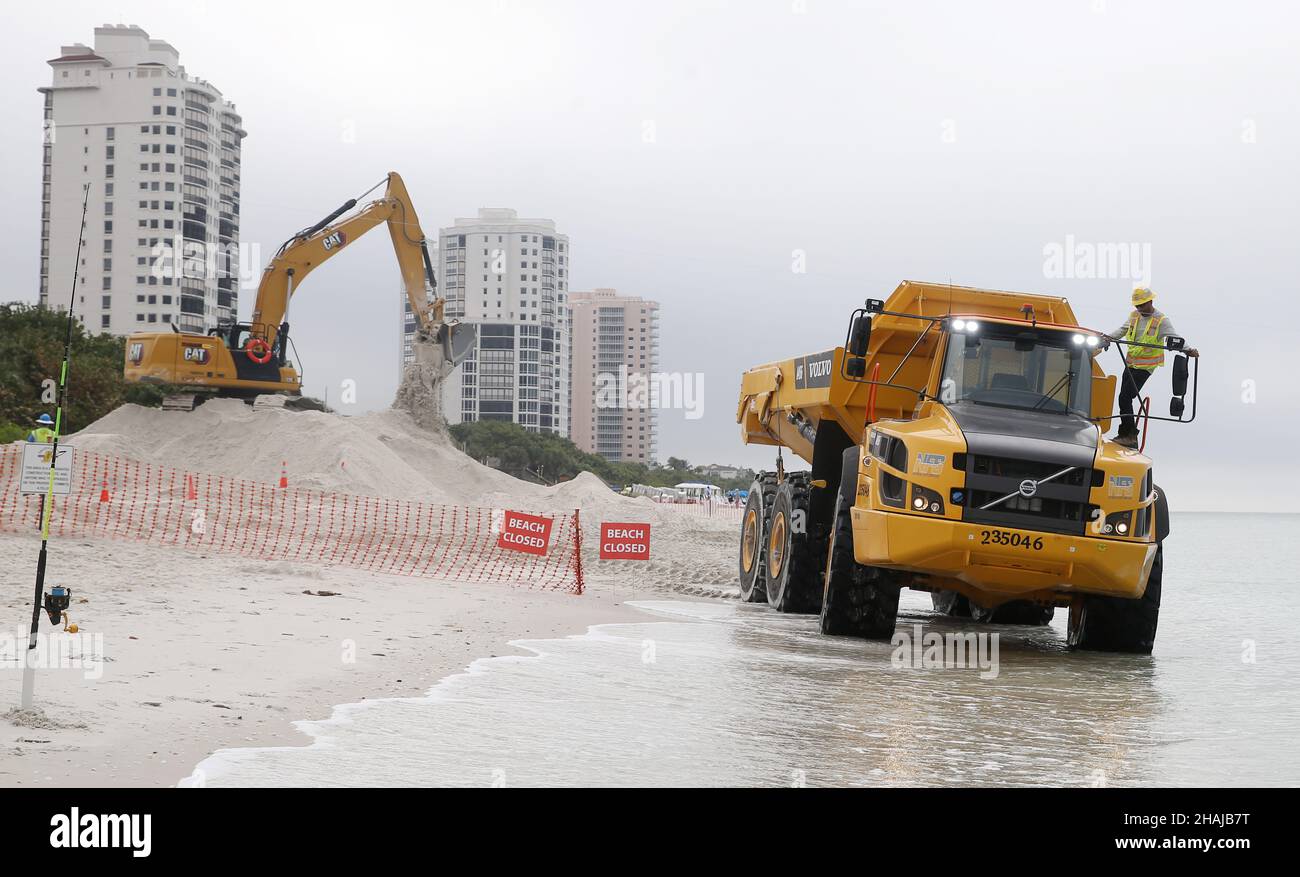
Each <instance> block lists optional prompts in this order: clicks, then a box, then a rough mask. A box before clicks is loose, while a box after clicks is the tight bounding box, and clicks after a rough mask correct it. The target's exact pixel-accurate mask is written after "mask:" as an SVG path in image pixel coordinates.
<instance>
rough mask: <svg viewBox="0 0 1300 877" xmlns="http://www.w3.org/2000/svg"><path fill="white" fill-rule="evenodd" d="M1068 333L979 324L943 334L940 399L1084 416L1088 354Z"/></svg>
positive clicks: (1089, 365) (1089, 385)
mask: <svg viewBox="0 0 1300 877" xmlns="http://www.w3.org/2000/svg"><path fill="white" fill-rule="evenodd" d="M1072 338H1073V336H1072V335H1071V334H1069V333H1065V332H1060V331H1056V330H1046V329H1030V328H1028V327H1021V326H1008V325H1003V324H998V323H981V324H980V327H979V329H978V330H977V331H975V332H969V333H959V332H953V333H951V334H950V335H949V336H948V353H947V356H946V357H945V358H944V364H943V379H942V382H941V384H940V387H939V398H940V399H941V400H942V401H943V402H945V403H952V402H963V401H968V402H974V403H977V404H982V405H999V406H1002V407H1005V408H1022V409H1025V410H1030V411H1048V412H1052V413H1057V414H1065V413H1067V412H1074V413H1076V414H1081V415H1083V416H1084V417H1087V416H1089V414H1090V413H1091V412H1090V411H1089V406H1090V404H1091V395H1090V391H1091V388H1092V358H1091V357H1090V356H1089V355H1088V353H1087V352H1086V350H1085V348H1084V347H1083V346H1082V345H1079V344H1075V343H1074V342H1073V340H1072Z"/></svg>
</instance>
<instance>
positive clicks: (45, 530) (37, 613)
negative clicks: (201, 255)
mask: <svg viewBox="0 0 1300 877" xmlns="http://www.w3.org/2000/svg"><path fill="white" fill-rule="evenodd" d="M83 188H84V189H85V195H84V196H83V197H82V200H81V229H80V231H79V232H78V234H77V260H76V263H75V264H74V265H73V267H72V292H71V294H70V295H69V296H68V327H67V330H66V332H65V333H64V336H63V367H62V368H60V369H59V389H58V393H57V395H56V396H55V409H54V441H53V443H52V444H51V445H50V480H49V483H48V484H47V486H46V488H45V502H44V503H43V504H42V505H41V553H40V555H39V557H37V559H36V597H35V600H34V601H33V604H32V629H31V634H30V635H29V636H28V638H27V651H28V655H27V660H26V661H24V662H23V699H22V708H23V709H31V706H32V695H33V694H34V693H35V690H36V667H35V666H34V663H33V661H32V655H31V652H32V651H34V650H35V649H36V638H37V634H39V632H40V629H41V598H42V597H43V596H44V595H45V563H46V557H47V554H48V551H47V548H48V546H49V543H50V514H51V512H52V511H53V509H54V472H55V466H56V465H57V464H58V460H59V436H60V434H61V433H62V431H63V403H64V400H65V398H66V396H67V392H68V363H69V361H71V359H72V330H73V315H72V312H73V309H74V308H75V307H76V304H77V280H78V277H79V275H80V273H81V247H82V245H83V244H84V243H85V242H86V211H87V209H88V208H89V206H90V184H89V183H86V184H85V186H84V187H83ZM51 617H53V616H51Z"/></svg>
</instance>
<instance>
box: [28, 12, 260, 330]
mask: <svg viewBox="0 0 1300 877" xmlns="http://www.w3.org/2000/svg"><path fill="white" fill-rule="evenodd" d="M49 64H50V67H51V68H53V78H52V82H51V84H50V85H49V86H48V87H45V88H41V89H39V90H40V92H41V93H42V94H43V95H44V96H45V151H44V185H43V187H42V193H41V263H40V264H41V285H40V300H41V303H42V304H46V305H48V306H51V307H64V306H65V305H66V303H67V297H66V296H67V295H68V294H69V290H70V289H71V285H72V275H73V268H74V265H73V262H74V258H75V254H76V250H77V241H78V237H80V235H79V234H78V229H79V227H80V223H81V204H82V193H83V191H84V187H85V185H86V184H89V185H90V206H89V211H88V213H87V216H86V228H85V235H84V246H83V247H82V253H81V272H80V278H79V280H78V283H77V291H76V296H77V298H76V301H75V302H74V304H75V307H76V310H77V312H78V314H79V316H80V317H81V320H82V322H83V323H85V325H86V327H87V328H88V329H90V330H91V331H103V332H112V333H114V334H118V335H124V334H127V333H130V332H134V331H137V330H141V329H144V330H150V329H153V330H157V329H164V330H165V328H166V324H172V325H175V326H176V327H177V328H179V329H181V330H183V331H197V332H201V331H203V330H205V329H207V328H209V327H211V326H214V325H216V324H217V323H219V322H228V321H231V320H233V319H234V318H235V316H236V314H237V309H238V306H239V301H238V295H239V276H238V274H239V270H238V269H239V261H240V260H239V259H238V247H239V176H240V148H241V143H242V141H243V139H244V137H245V136H246V135H245V132H244V129H243V123H242V120H241V119H240V116H239V114H238V113H237V112H236V111H235V105H234V104H233V103H231V102H230V101H228V100H226V99H225V98H224V97H223V96H222V94H221V92H220V91H219V90H218V89H217V88H216V87H215V86H213V85H212V84H211V83H209V82H206V81H204V80H202V79H198V78H195V77H192V76H190V75H189V74H188V73H186V71H185V68H184V67H182V66H181V65H180V53H179V52H177V50H176V49H175V48H174V47H172V46H171V45H170V44H169V43H167V42H165V41H163V40H155V39H150V37H149V34H148V33H146V32H145V31H144V30H142V29H141V28H139V27H136V26H135V25H117V26H113V25H105V26H103V27H97V28H95V45H94V48H93V49H92V48H90V47H88V46H85V45H83V44H81V43H75V44H73V45H71V46H64V47H63V48H62V51H61V53H60V55H59V57H57V58H54V59H52V60H50V62H49ZM227 260H232V261H231V262H228V261H227Z"/></svg>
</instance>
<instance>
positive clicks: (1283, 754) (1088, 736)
mask: <svg viewBox="0 0 1300 877" xmlns="http://www.w3.org/2000/svg"><path fill="white" fill-rule="evenodd" d="M1165 550H1166V557H1165V579H1164V595H1163V601H1164V605H1163V607H1162V610H1161V619H1160V632H1159V636H1158V638H1157V642H1156V649H1155V654H1154V655H1152V656H1151V657H1138V656H1120V655H1105V654H1097V653H1089V652H1070V651H1069V650H1067V649H1066V647H1065V611H1064V610H1058V611H1057V614H1056V618H1055V620H1054V621H1053V623H1052V625H1051V626H1049V627H1039V628H1025V627H1015V626H999V625H974V624H972V623H971V622H969V621H963V620H958V619H947V618H941V617H937V616H935V615H934V614H933V613H932V612H931V611H930V609H929V606H930V604H929V597H928V595H926V594H917V593H912V592H910V591H905V592H904V595H903V602H902V609H901V611H900V615H899V630H901V631H906V632H908V633H912V632H913V630H914V626H915V625H921V626H922V629H923V630H924V631H931V632H937V633H941V634H942V633H954V632H959V631H976V632H983V633H997V634H998V635H999V638H998V650H997V656H998V661H997V674H996V676H995V677H994V678H985V677H987V676H990V675H991V674H989V673H987V672H985V673H982V672H981V670H980V668H978V667H965V668H959V667H955V666H929V667H927V666H920V667H908V666H898V665H897V662H896V661H894V660H892V659H893V658H894V657H895V651H896V650H895V649H894V648H893V647H892V646H891V645H890V644H888V643H866V642H863V641H861V640H855V639H847V638H839V637H825V636H821V635H820V634H818V633H817V629H816V627H817V623H816V619H815V618H813V617H810V616H790V615H780V614H778V613H776V612H773V611H771V610H768V609H767V608H766V607H764V606H756V605H744V604H740V603H738V602H734V601H712V602H685V601H678V600H664V601H646V602H640V603H636V604H634V605H636V606H638V608H641V609H643V610H645V612H646V613H647V615H646V620H645V622H644V623H636V624H618V625H602V626H599V627H595V628H592V629H591V630H589V631H588V632H587V633H585V634H581V635H575V636H571V637H568V638H565V639H556V640H525V641H520V642H519V643H517V644H518V645H521V646H523V647H525V648H527V649H528V650H530V651H531V652H532V653H533V654H532V655H530V656H526V657H499V658H489V659H484V660H480V661H477V662H475V663H474V664H473V665H472V666H471V667H470V669H469V671H468V672H466V673H463V674H460V675H457V676H453V677H449V678H447V679H445V680H443V681H442V682H441V683H439V684H438V685H437V686H435V687H434V688H433V689H432V690H431V691H430V692H429V693H428V694H427V696H424V697H418V698H406V699H395V700H381V701H368V702H366V703H364V704H358V705H347V706H342V707H338V708H336V710H335V711H334V714H333V716H332V717H331V718H330V719H329V720H326V721H319V722H303V723H300V727H302V728H303V729H304V730H306V731H307V732H308V733H310V734H311V735H312V736H313V738H314V742H312V743H311V744H310V745H305V746H300V747H286V748H268V749H232V750H223V751H221V752H218V753H216V754H214V755H213V756H211V757H210V758H208V759H206V760H205V761H204V762H203V763H202V764H200V765H199V766H198V767H197V768H196V769H195V773H194V774H193V775H192V776H191V777H190V778H189V779H188V780H186V781H185V782H184V783H183V785H198V786H278V785H294V786H352V785H365V786H378V785H395V786H431V785H438V786H504V787H509V786H568V785H594V786H626V785H674V786H697V785H698V786H723V785H726V786H731V785H807V786H826V785H848V786H890V785H909V786H910V785H924V786H929V785H934V786H948V785H952V786H997V785H1065V786H1100V785H1107V786H1129V785H1162V786H1179V785H1214V786H1218V785H1225V786H1232V785H1297V784H1300V752H1298V751H1297V747H1296V745H1295V742H1296V740H1297V738H1300V657H1298V656H1297V651H1298V650H1297V647H1296V636H1297V634H1298V633H1300V583H1298V582H1297V576H1296V570H1297V569H1298V568H1300V516H1274V515H1258V516H1256V515H1213V514H1183V515H1179V516H1178V517H1177V519H1176V521H1175V525H1174V535H1173V536H1171V538H1170V539H1169V541H1168V542H1167V543H1166V549H1165Z"/></svg>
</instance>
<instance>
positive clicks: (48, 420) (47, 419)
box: [36, 414, 54, 426]
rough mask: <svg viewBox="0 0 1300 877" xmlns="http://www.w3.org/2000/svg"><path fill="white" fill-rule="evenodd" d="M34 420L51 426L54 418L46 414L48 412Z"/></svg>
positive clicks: (42, 424)
mask: <svg viewBox="0 0 1300 877" xmlns="http://www.w3.org/2000/svg"><path fill="white" fill-rule="evenodd" d="M36 422H37V423H39V424H40V425H41V426H53V425H54V420H53V418H51V417H50V415H48V414H42V415H41V416H40V417H38V418H36Z"/></svg>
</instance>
